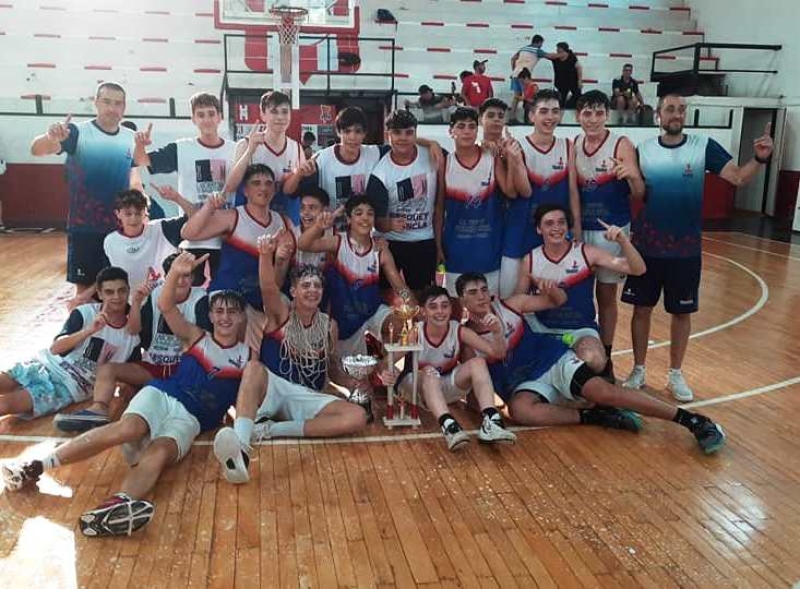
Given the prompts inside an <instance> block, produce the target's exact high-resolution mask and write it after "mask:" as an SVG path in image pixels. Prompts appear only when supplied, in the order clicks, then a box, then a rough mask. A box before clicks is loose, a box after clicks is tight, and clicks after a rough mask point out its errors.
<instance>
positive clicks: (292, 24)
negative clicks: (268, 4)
mask: <svg viewBox="0 0 800 589" xmlns="http://www.w3.org/2000/svg"><path fill="white" fill-rule="evenodd" d="M270 13H271V14H272V15H273V16H275V17H276V18H277V19H279V22H278V39H279V42H280V44H281V45H283V46H286V45H294V44H296V43H297V35H298V34H299V33H300V25H301V24H302V22H303V21H304V20H305V19H306V16H308V10H306V9H305V8H299V7H294V6H276V7H274V8H272V9H270Z"/></svg>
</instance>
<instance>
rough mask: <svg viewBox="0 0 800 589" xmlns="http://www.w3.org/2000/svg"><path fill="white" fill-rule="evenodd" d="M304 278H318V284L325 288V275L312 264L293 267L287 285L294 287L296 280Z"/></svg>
mask: <svg viewBox="0 0 800 589" xmlns="http://www.w3.org/2000/svg"><path fill="white" fill-rule="evenodd" d="M306 276H315V277H316V278H319V280H320V282H322V286H325V274H324V273H323V272H322V270H320V269H319V268H318V267H317V266H315V265H314V264H298V265H297V266H295V267H293V268H292V271H291V272H290V273H289V284H291V285H292V286H294V285H295V284H296V283H297V281H298V280H301V279H303V278H305V277H306Z"/></svg>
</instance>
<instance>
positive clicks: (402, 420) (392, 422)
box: [383, 417, 422, 429]
mask: <svg viewBox="0 0 800 589" xmlns="http://www.w3.org/2000/svg"><path fill="white" fill-rule="evenodd" d="M383 425H385V426H386V427H388V428H389V429H392V428H393V427H419V426H420V425H422V422H421V421H420V419H419V417H392V418H389V417H384V418H383Z"/></svg>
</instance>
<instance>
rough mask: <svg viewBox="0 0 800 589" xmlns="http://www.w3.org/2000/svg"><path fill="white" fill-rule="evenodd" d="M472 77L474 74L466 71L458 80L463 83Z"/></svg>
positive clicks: (459, 75)
mask: <svg viewBox="0 0 800 589" xmlns="http://www.w3.org/2000/svg"><path fill="white" fill-rule="evenodd" d="M471 75H472V72H471V71H469V70H464V71H463V72H461V73H460V74H458V79H459V80H461V81H462V82H463V81H464V80H466V79H467V78H468V77H470V76H471Z"/></svg>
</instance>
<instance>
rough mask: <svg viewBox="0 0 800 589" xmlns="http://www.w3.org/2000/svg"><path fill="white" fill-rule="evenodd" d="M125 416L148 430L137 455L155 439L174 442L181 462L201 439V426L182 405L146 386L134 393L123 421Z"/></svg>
mask: <svg viewBox="0 0 800 589" xmlns="http://www.w3.org/2000/svg"><path fill="white" fill-rule="evenodd" d="M126 415H138V416H139V417H141V418H142V419H144V420H145V422H146V423H147V426H148V427H149V428H150V435H149V436H148V438H147V439H146V440H144V441H143V443H141V444H139V445H138V447H137V448H136V452H141V451H142V450H143V449H144V448H145V447H146V446H147V445H148V444H150V442H152V441H153V440H155V439H157V438H169V439H171V440H175V444H177V446H178V460H180V459H181V458H183V457H184V456H186V454H187V453H188V452H189V449H190V448H191V447H192V442H194V439H195V438H196V437H197V436H198V435H200V422H199V421H197V418H196V417H195V416H194V415H192V414H191V413H189V411H188V410H187V409H186V407H184V406H183V403H181V402H180V401H178V400H177V399H175V398H173V397H170V396H169V395H168V394H166V393H165V392H163V391H161V390H160V389H157V388H156V387H153V386H146V387H144V388H143V389H142V390H140V391H139V392H138V393H136V396H135V397H133V400H132V401H131V402H130V405H128V408H127V409H126V410H125V411H124V412H123V414H122V416H123V417H124V416H126Z"/></svg>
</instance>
